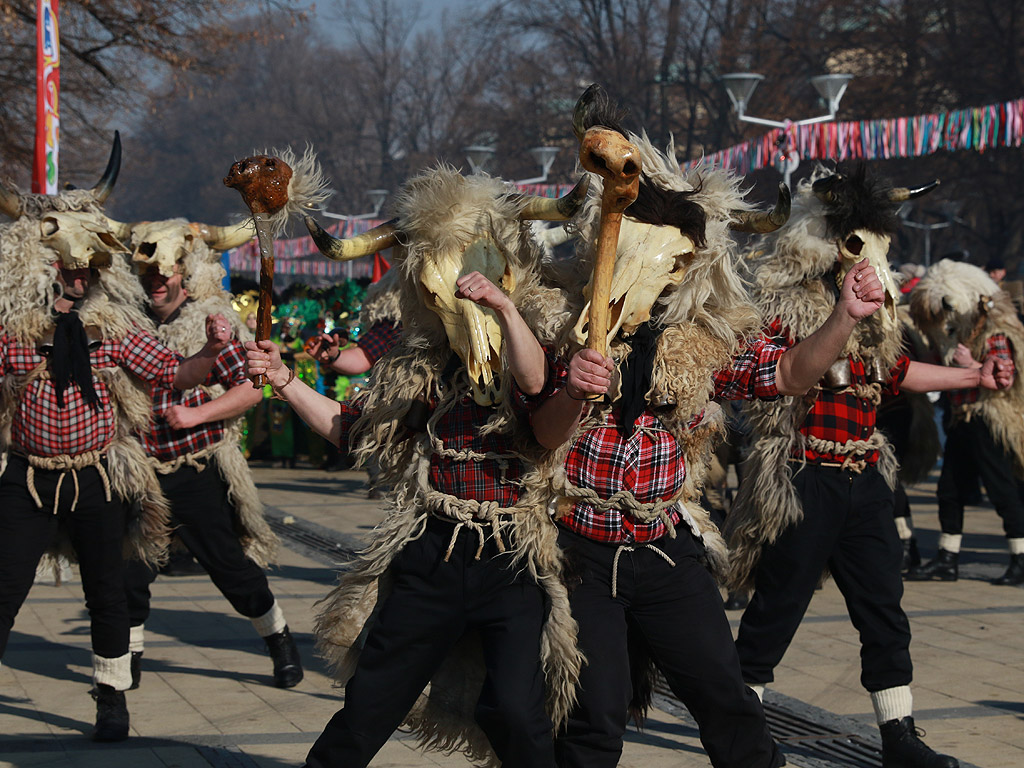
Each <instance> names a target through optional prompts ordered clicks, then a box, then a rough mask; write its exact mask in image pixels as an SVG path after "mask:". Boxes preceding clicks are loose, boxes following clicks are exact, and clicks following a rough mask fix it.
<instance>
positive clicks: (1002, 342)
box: [946, 333, 1017, 411]
mask: <svg viewBox="0 0 1024 768" xmlns="http://www.w3.org/2000/svg"><path fill="white" fill-rule="evenodd" d="M985 346H986V348H987V349H988V352H987V353H986V354H985V357H984V358H982V360H981V362H983V363H984V362H985V360H986V359H988V358H989V357H998V358H999V359H1000V360H1009V361H1010V370H1011V371H1012V372H1013V374H1014V375H1016V374H1017V368H1016V366H1014V364H1013V345H1012V344H1011V343H1010V340H1009V339H1008V338H1006V335H1005V334H1002V333H993V334H992V335H991V336H989V337H988V338H987V339H985ZM980 396H981V389H980V388H979V387H973V388H972V389H951V390H950V391H948V392H946V397H947V398H948V399H949V405H950V407H952V409H953V410H954V411H955V410H956V409H957V407H958V406H962V405H968V404H969V403H976V402H978V398H979V397H980Z"/></svg>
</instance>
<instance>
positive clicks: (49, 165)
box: [32, 0, 60, 195]
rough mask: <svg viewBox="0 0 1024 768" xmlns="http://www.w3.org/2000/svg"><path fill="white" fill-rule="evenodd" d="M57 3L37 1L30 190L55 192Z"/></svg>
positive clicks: (58, 57) (57, 95) (57, 87)
mask: <svg viewBox="0 0 1024 768" xmlns="http://www.w3.org/2000/svg"><path fill="white" fill-rule="evenodd" d="M58 2H59V0H36V148H35V157H34V162H33V165H32V191H33V192H36V193H39V194H46V195H53V194H56V193H57V154H58V149H59V142H58V139H59V137H60V105H59V98H60V35H59V33H58V29H57V27H58V25H57V4H58Z"/></svg>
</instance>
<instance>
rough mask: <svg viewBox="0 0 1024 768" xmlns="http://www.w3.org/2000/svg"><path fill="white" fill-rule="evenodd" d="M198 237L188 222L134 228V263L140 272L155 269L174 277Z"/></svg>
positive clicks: (180, 221) (142, 224)
mask: <svg viewBox="0 0 1024 768" xmlns="http://www.w3.org/2000/svg"><path fill="white" fill-rule="evenodd" d="M195 238H196V235H195V233H194V232H193V231H192V228H191V227H190V226H189V224H188V223H187V222H185V221H184V220H175V219H171V220H168V221H146V222H142V223H141V224H137V225H135V226H133V227H132V242H134V244H135V250H134V252H133V253H132V264H133V265H134V266H135V268H136V270H137V271H139V272H144V271H146V270H147V269H151V268H153V267H155V268H156V269H157V270H158V271H159V272H160V274H161V275H163V276H164V277H171V276H172V275H173V274H174V272H175V265H177V264H178V263H179V262H181V261H183V260H184V259H185V257H186V256H188V254H190V253H191V252H192V248H193V247H194V245H195Z"/></svg>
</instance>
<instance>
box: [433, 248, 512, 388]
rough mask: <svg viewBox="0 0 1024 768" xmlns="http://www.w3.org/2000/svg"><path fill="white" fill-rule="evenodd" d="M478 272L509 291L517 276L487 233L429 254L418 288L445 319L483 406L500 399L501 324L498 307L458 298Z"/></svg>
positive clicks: (442, 318) (449, 336) (452, 345)
mask: <svg viewBox="0 0 1024 768" xmlns="http://www.w3.org/2000/svg"><path fill="white" fill-rule="evenodd" d="M474 271H476V272H479V273H480V274H482V275H484V276H485V277H486V278H487V279H488V280H490V281H491V282H492V283H494V284H495V285H497V286H500V287H501V288H503V289H504V290H505V292H506V293H509V292H511V291H512V290H513V289H514V288H515V279H514V277H513V275H512V272H511V271H510V270H509V267H508V261H507V260H506V258H505V255H504V254H503V253H502V251H501V248H500V247H499V246H498V243H497V242H496V241H495V240H494V239H492V238H491V237H489V236H487V235H481V236H480V237H477V238H476V239H474V240H472V241H471V242H470V243H469V244H468V245H467V246H466V247H465V248H464V249H461V250H457V249H452V250H438V251H433V252H430V253H428V254H426V255H425V257H424V261H423V266H422V268H421V269H420V274H419V281H418V283H417V287H418V289H419V291H420V295H421V296H422V297H423V302H424V304H425V305H426V307H427V308H428V309H430V310H431V311H432V312H434V313H435V314H436V315H437V316H438V317H440V318H441V322H442V324H443V325H444V330H445V333H446V334H447V336H448V343H449V344H451V347H452V350H454V352H455V353H456V354H457V355H458V356H459V358H460V359H461V360H462V362H463V363H464V364H465V366H466V370H467V372H468V373H469V380H470V385H471V386H472V388H473V399H474V400H476V402H477V403H479V404H480V405H492V404H496V403H499V402H501V390H500V388H499V386H498V382H497V381H496V379H495V374H499V373H500V372H501V341H502V335H501V326H500V325H499V324H498V318H497V315H496V314H495V313H494V310H492V309H488V308H487V307H481V306H479V305H477V304H474V303H473V302H472V301H470V300H469V299H460V298H456V296H455V281H456V280H457V279H458V278H459V277H461V276H462V275H465V274H468V273H470V272H474Z"/></svg>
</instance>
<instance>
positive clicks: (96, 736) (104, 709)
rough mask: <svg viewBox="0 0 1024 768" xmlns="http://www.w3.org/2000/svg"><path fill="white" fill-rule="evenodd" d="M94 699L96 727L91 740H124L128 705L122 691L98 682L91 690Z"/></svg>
mask: <svg viewBox="0 0 1024 768" xmlns="http://www.w3.org/2000/svg"><path fill="white" fill-rule="evenodd" d="M91 693H92V697H93V698H94V699H95V700H96V728H95V730H93V732H92V740H93V741H124V740H125V739H127V738H128V705H127V704H126V703H125V700H124V691H115V690H114V689H113V688H111V687H110V686H109V685H105V684H103V683H100V684H98V685H97V686H96V687H95V688H94V689H93V690H92V691H91Z"/></svg>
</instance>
